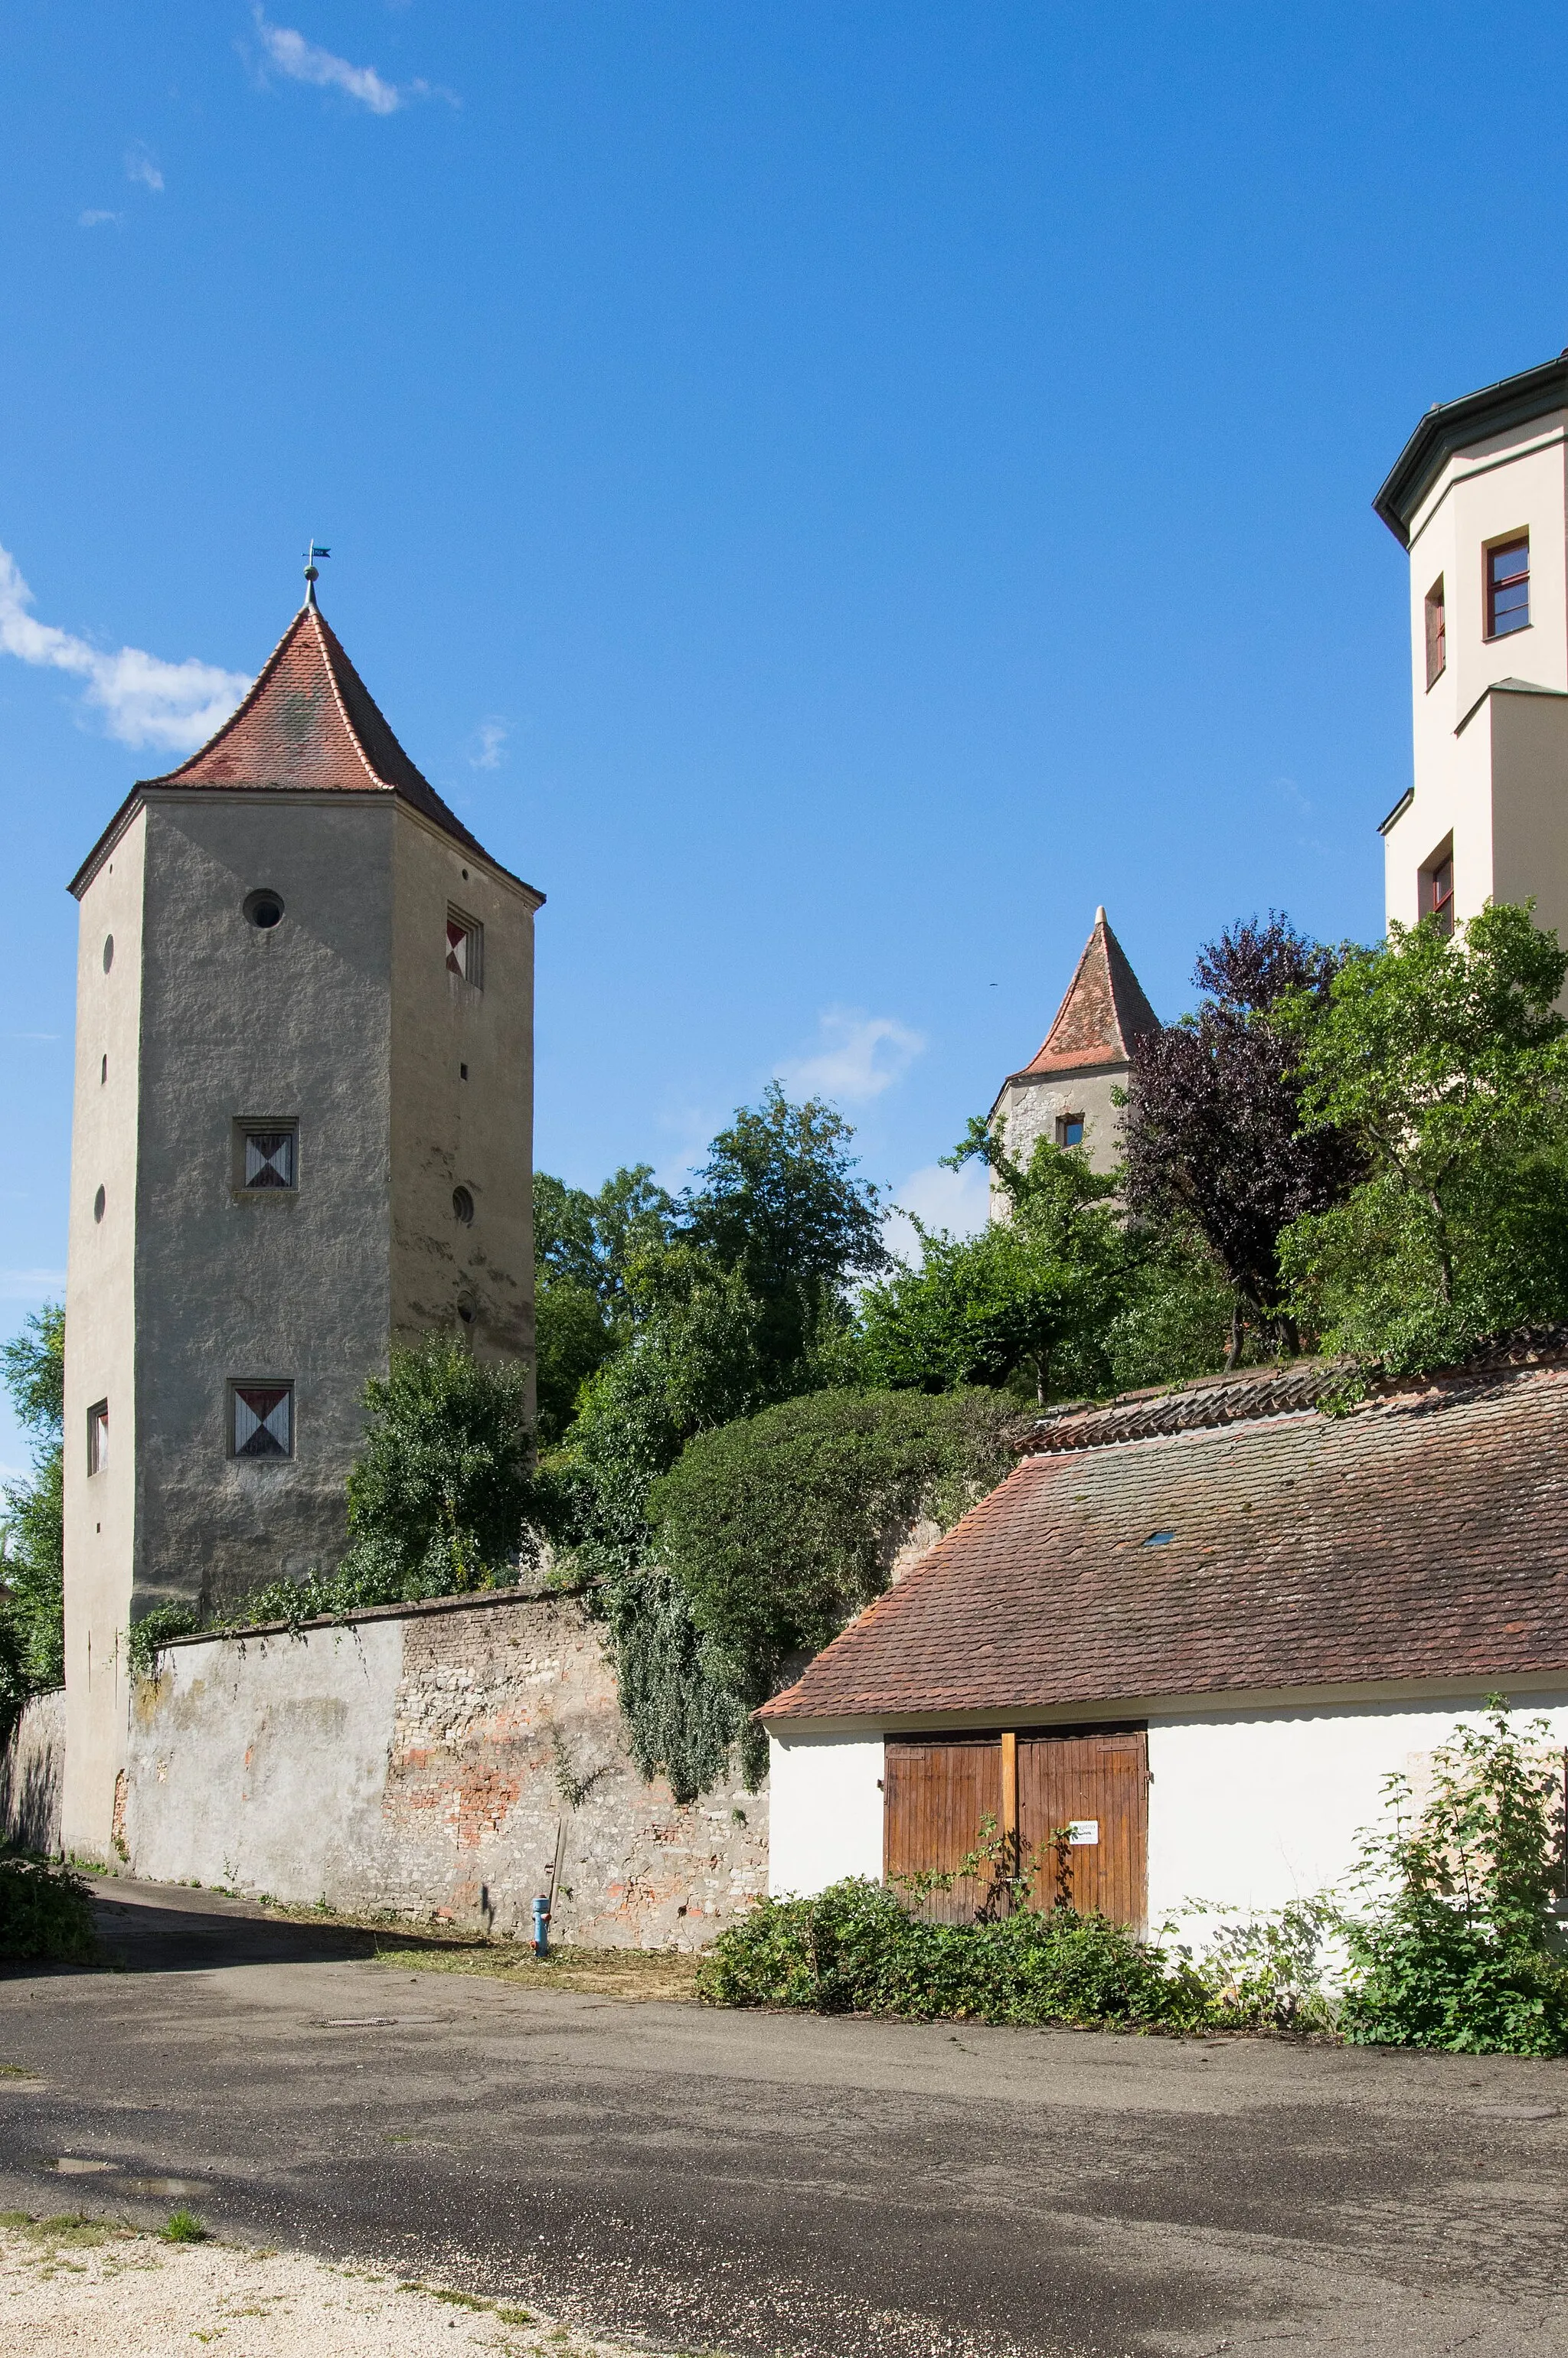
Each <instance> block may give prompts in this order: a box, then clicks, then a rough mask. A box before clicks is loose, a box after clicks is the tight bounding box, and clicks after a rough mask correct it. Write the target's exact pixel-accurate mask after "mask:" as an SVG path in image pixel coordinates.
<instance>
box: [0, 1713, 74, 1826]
mask: <svg viewBox="0 0 1568 2358" xmlns="http://www.w3.org/2000/svg"><path fill="white" fill-rule="evenodd" d="M64 1789H65V1689H64V1688H63V1687H56V1689H55V1690H54V1692H53V1693H52V1694H41V1695H34V1696H33V1697H32V1698H31V1699H30V1700H29V1701H28V1702H27V1703H26V1704H23V1706H22V1714H21V1717H20V1718H19V1719H18V1720H17V1722H16V1725H15V1726H14V1727H13V1728H12V1730H11V1733H10V1735H9V1736H8V1737H7V1738H6V1740H5V1745H4V1746H0V1841H4V1842H8V1843H14V1844H16V1847H17V1849H18V1850H38V1851H44V1852H46V1853H49V1854H52V1853H54V1852H56V1851H58V1850H59V1846H60V1844H59V1810H60V1797H61V1795H62V1793H63V1791H64Z"/></svg>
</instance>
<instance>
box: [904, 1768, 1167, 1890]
mask: <svg viewBox="0 0 1568 2358" xmlns="http://www.w3.org/2000/svg"><path fill="white" fill-rule="evenodd" d="M885 1753H886V1758H885V1765H884V1768H883V1772H882V1787H883V1794H884V1808H883V1844H882V1860H883V1872H884V1874H885V1875H886V1876H887V1877H888V1879H889V1880H890V1881H892V1879H893V1878H894V1877H901V1876H916V1877H918V1876H923V1875H929V1874H935V1875H939V1876H943V1877H946V1876H954V1877H955V1879H954V1881H953V1884H952V1887H951V1888H950V1889H949V1890H946V1891H943V1890H931V1891H928V1892H926V1893H925V1895H924V1896H922V1897H920V1898H919V1902H918V1904H919V1906H920V1910H921V1913H922V1914H924V1915H925V1916H927V1917H929V1918H930V1919H931V1920H933V1921H934V1922H937V1923H944V1924H968V1923H972V1922H973V1920H974V1919H975V1917H976V1916H977V1915H979V1914H996V1913H1000V1912H1002V1911H1004V1910H1005V1909H1007V1908H1008V1907H1010V1906H1011V1905H1012V1903H1013V1900H1014V1898H1015V1897H1018V1896H1020V1895H1019V1894H1018V1891H1017V1887H1016V1886H1015V1885H1014V1884H1013V1883H1012V1882H1011V1876H1012V1875H1013V1874H1014V1873H1015V1872H1016V1871H1017V1866H1022V1868H1023V1869H1024V1870H1025V1871H1026V1872H1027V1873H1028V1874H1029V1875H1030V1877H1031V1886H1032V1887H1031V1890H1030V1894H1029V1898H1028V1901H1027V1904H1028V1905H1029V1906H1031V1907H1034V1908H1050V1907H1052V1906H1053V1905H1054V1903H1055V1901H1056V1900H1057V1899H1058V1898H1060V1899H1065V1900H1067V1901H1069V1902H1070V1903H1071V1905H1072V1906H1073V1907H1075V1908H1076V1909H1079V1910H1080V1911H1081V1912H1083V1913H1084V1914H1086V1915H1087V1913H1089V1911H1090V1910H1091V1909H1098V1911H1099V1912H1100V1913H1101V1914H1103V1915H1106V1916H1111V1917H1114V1918H1116V1920H1118V1921H1119V1922H1120V1923H1123V1924H1130V1925H1133V1926H1135V1927H1138V1928H1140V1929H1141V1927H1142V1925H1143V1923H1144V1920H1145V1918H1146V1916H1147V1913H1148V1904H1149V1903H1148V1879H1149V1868H1148V1862H1149V1739H1148V1735H1147V1733H1146V1731H1145V1730H1144V1729H1143V1728H1141V1727H1108V1728H1072V1729H1064V1730H1062V1731H1061V1732H1060V1733H1057V1732H1056V1731H1055V1730H1051V1731H1044V1730H1039V1729H1021V1730H1019V1731H1017V1732H1012V1731H1006V1732H1002V1733H1000V1734H996V1735H992V1734H989V1733H988V1734H985V1735H975V1736H890V1737H889V1738H888V1739H887V1744H886V1747H885ZM988 1822H989V1824H990V1826H991V1827H992V1828H993V1829H994V1834H993V1838H992V1843H991V1849H992V1853H993V1856H992V1857H990V1858H988V1859H986V1860H984V1861H982V1862H981V1863H980V1866H979V1873H973V1874H969V1875H965V1876H956V1875H955V1870H956V1869H957V1866H959V1865H960V1863H961V1862H962V1861H964V1860H965V1859H966V1857H967V1856H968V1855H969V1854H970V1853H972V1852H975V1851H977V1850H979V1849H980V1848H982V1847H983V1845H984V1840H985V1837H984V1834H983V1831H982V1830H983V1829H984V1828H985V1827H986V1825H987V1824H988ZM1015 1862H1016V1866H1015Z"/></svg>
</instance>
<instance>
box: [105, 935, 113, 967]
mask: <svg viewBox="0 0 1568 2358" xmlns="http://www.w3.org/2000/svg"><path fill="white" fill-rule="evenodd" d="M113 965H114V935H113V934H105V935H104V936H103V971H104V973H105V974H107V973H108V971H109V969H110V968H111V967H112V966H113Z"/></svg>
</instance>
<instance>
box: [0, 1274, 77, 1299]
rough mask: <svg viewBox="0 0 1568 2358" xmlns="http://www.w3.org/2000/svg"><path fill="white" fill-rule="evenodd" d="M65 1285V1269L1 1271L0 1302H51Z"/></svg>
mask: <svg viewBox="0 0 1568 2358" xmlns="http://www.w3.org/2000/svg"><path fill="white" fill-rule="evenodd" d="M64 1284H65V1271H64V1270H63V1269H0V1302H50V1301H53V1300H55V1299H56V1298H57V1297H58V1295H59V1293H60V1291H61V1289H62V1288H63V1286H64Z"/></svg>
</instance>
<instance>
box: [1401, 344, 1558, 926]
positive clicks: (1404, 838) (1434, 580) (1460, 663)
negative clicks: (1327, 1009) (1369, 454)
mask: <svg viewBox="0 0 1568 2358" xmlns="http://www.w3.org/2000/svg"><path fill="white" fill-rule="evenodd" d="M1374 504H1375V505H1376V507H1377V511H1378V514H1379V515H1380V516H1381V517H1382V519H1383V521H1384V523H1385V524H1386V525H1388V526H1389V529H1390V532H1392V533H1393V535H1395V537H1396V539H1398V540H1399V542H1400V545H1401V546H1403V547H1404V548H1406V549H1408V551H1409V553H1410V561H1411V570H1410V595H1411V687H1412V694H1413V699H1414V708H1415V726H1414V740H1415V766H1414V782H1413V784H1411V787H1410V788H1409V789H1408V790H1407V792H1406V793H1405V794H1404V795H1402V796H1401V797H1400V801H1399V802H1398V803H1397V804H1396V805H1395V806H1394V808H1393V809H1392V810H1391V811H1390V813H1389V816H1388V817H1387V818H1386V819H1384V821H1383V822H1382V830H1381V831H1382V835H1383V840H1384V846H1385V853H1386V864H1385V896H1386V905H1387V914H1388V916H1389V917H1390V920H1393V919H1397V920H1398V921H1399V922H1400V923H1401V924H1403V925H1414V924H1415V922H1416V920H1417V919H1418V918H1419V917H1422V916H1428V915H1433V914H1435V915H1436V916H1437V917H1439V918H1440V919H1441V920H1442V921H1443V922H1444V924H1445V925H1449V926H1452V925H1454V924H1461V925H1462V924H1463V923H1464V922H1465V919H1466V918H1468V917H1473V916H1474V915H1475V914H1476V911H1477V910H1478V909H1480V908H1482V907H1484V906H1485V904H1486V903H1487V901H1488V900H1494V901H1524V900H1528V899H1530V898H1531V897H1533V898H1534V901H1535V903H1536V914H1537V916H1538V918H1539V920H1540V922H1541V924H1542V925H1554V926H1556V927H1558V928H1559V929H1560V930H1562V931H1564V932H1568V352H1565V353H1563V355H1562V357H1561V358H1559V359H1557V360H1554V361H1548V362H1545V363H1544V365H1543V366H1541V367H1540V368H1533V369H1526V370H1525V371H1524V372H1523V373H1521V374H1519V375H1518V376H1511V377H1505V378H1504V379H1503V381H1502V383H1501V384H1494V385H1488V386H1487V387H1486V388H1485V389H1484V390H1483V391H1481V392H1479V393H1472V394H1466V395H1465V396H1464V397H1463V399H1461V400H1458V401H1450V402H1442V403H1438V404H1435V405H1434V406H1433V407H1432V408H1431V409H1429V410H1428V411H1427V413H1426V416H1424V417H1423V418H1422V421H1421V423H1420V425H1419V426H1418V427H1416V429H1415V432H1414V433H1413V434H1412V435H1411V438H1410V440H1409V441H1408V442H1407V443H1406V445H1405V447H1404V449H1403V450H1402V451H1401V452H1400V457H1399V460H1398V462H1397V464H1396V465H1395V467H1394V470H1393V471H1392V473H1391V474H1390V477H1389V479H1388V481H1387V482H1386V483H1385V484H1384V485H1383V487H1382V490H1381V491H1380V492H1379V493H1378V496H1377V500H1376V502H1375V503H1374Z"/></svg>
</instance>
